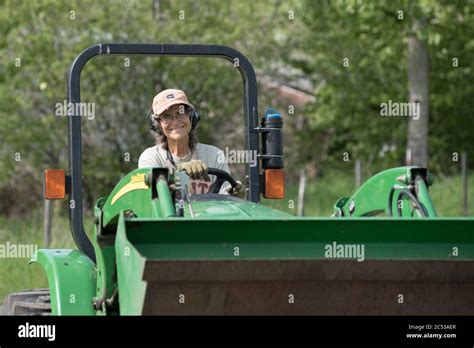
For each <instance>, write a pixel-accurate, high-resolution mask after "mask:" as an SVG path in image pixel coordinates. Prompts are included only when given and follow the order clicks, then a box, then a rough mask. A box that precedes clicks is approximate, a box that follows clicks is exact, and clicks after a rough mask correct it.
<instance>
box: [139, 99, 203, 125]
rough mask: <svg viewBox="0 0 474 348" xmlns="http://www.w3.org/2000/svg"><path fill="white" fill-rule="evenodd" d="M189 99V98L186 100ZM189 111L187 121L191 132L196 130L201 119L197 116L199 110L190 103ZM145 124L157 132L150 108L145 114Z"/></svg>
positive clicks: (156, 122) (155, 121) (156, 123)
mask: <svg viewBox="0 0 474 348" xmlns="http://www.w3.org/2000/svg"><path fill="white" fill-rule="evenodd" d="M188 99H189V98H188ZM190 104H191V105H192V106H191V110H190V112H189V121H190V122H191V130H193V129H194V128H196V126H197V125H198V123H199V120H200V119H201V116H200V115H199V108H198V107H197V106H196V104H194V103H193V102H192V101H190ZM146 118H147V122H148V127H149V128H150V130H151V131H153V132H155V133H156V132H157V131H158V126H159V124H158V122H159V121H158V120H157V119H155V114H154V113H153V109H152V108H151V107H150V110H148V114H147V117H146Z"/></svg>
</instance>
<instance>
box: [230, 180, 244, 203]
mask: <svg viewBox="0 0 474 348" xmlns="http://www.w3.org/2000/svg"><path fill="white" fill-rule="evenodd" d="M227 192H229V194H230V195H232V196H237V197H239V198H242V199H245V196H246V192H245V185H244V184H242V182H241V181H239V180H237V185H236V186H235V188H234V189H232V187H229V189H228V190H227Z"/></svg>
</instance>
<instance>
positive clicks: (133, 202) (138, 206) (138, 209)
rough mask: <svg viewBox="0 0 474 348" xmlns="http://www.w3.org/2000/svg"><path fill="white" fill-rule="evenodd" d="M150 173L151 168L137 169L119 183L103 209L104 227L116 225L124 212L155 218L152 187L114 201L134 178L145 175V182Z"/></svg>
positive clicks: (132, 192)
mask: <svg viewBox="0 0 474 348" xmlns="http://www.w3.org/2000/svg"><path fill="white" fill-rule="evenodd" d="M150 173H151V168H142V169H135V170H133V171H131V172H130V173H128V175H126V176H125V177H123V178H122V179H121V180H120V181H119V182H118V183H117V185H116V186H115V187H114V189H113V190H112V192H111V193H110V195H109V196H108V197H107V201H106V202H105V204H104V206H103V208H102V209H101V210H102V212H103V219H102V225H103V226H107V225H109V224H112V225H114V224H116V223H117V222H118V216H119V214H120V212H121V211H122V210H128V209H131V210H133V212H134V213H135V214H136V215H137V216H139V217H145V216H148V217H150V216H153V215H152V205H151V204H150V203H151V201H152V190H151V188H150V187H147V188H137V189H134V190H130V191H128V192H126V193H125V194H123V195H122V196H120V198H118V199H117V200H116V201H113V200H114V197H118V196H117V195H118V194H119V193H120V190H122V189H123V188H124V187H125V186H126V185H129V184H130V183H131V182H132V177H136V175H143V177H144V180H145V178H146V176H147V175H149V174H150ZM145 184H146V182H145Z"/></svg>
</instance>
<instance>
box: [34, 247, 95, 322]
mask: <svg viewBox="0 0 474 348" xmlns="http://www.w3.org/2000/svg"><path fill="white" fill-rule="evenodd" d="M31 263H39V264H40V265H41V266H42V267H43V269H44V270H45V271H46V275H47V277H48V284H49V289H50V292H51V314H53V315H95V314H96V312H95V310H94V307H93V302H92V300H93V298H94V296H95V294H96V292H95V287H96V272H97V271H96V267H95V264H94V263H93V262H92V260H91V259H90V258H89V257H87V256H86V255H85V254H84V253H83V252H81V251H79V250H72V249H39V250H38V251H37V252H36V253H35V254H34V255H33V257H32V258H31V260H30V262H29V264H31Z"/></svg>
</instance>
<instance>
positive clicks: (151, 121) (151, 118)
mask: <svg viewBox="0 0 474 348" xmlns="http://www.w3.org/2000/svg"><path fill="white" fill-rule="evenodd" d="M146 121H147V124H148V128H149V129H150V130H151V131H153V132H156V131H157V130H158V121H157V120H156V119H155V115H154V114H153V111H152V110H151V109H150V110H149V111H148V114H147V115H146Z"/></svg>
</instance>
